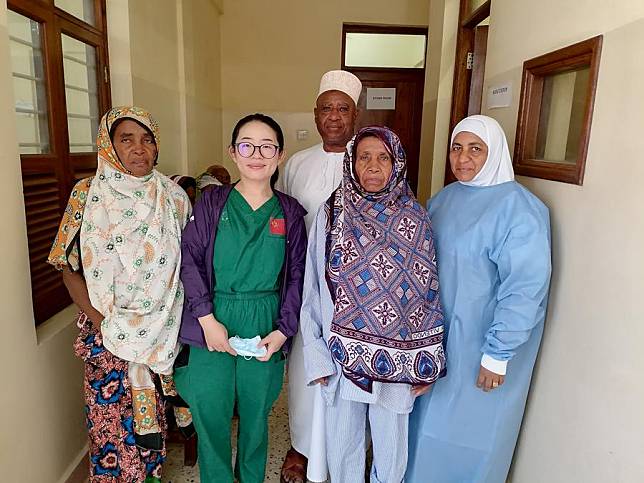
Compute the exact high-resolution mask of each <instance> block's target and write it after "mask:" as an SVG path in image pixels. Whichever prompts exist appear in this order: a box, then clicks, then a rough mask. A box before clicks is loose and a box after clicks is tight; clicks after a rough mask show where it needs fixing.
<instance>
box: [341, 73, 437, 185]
mask: <svg viewBox="0 0 644 483" xmlns="http://www.w3.org/2000/svg"><path fill="white" fill-rule="evenodd" d="M349 70H350V71H351V72H353V73H354V74H355V75H356V76H357V77H358V78H359V79H360V80H361V81H362V94H361V95H360V102H359V103H358V109H359V113H358V120H357V123H356V129H360V128H362V127H365V126H386V127H388V128H390V129H391V130H393V131H394V132H395V133H396V134H398V137H399V138H400V141H401V143H402V145H403V148H404V149H405V153H406V154H407V173H408V178H409V185H410V186H411V188H412V190H414V192H416V189H417V186H418V162H419V160H418V157H419V153H420V127H421V123H422V117H423V92H424V77H425V76H424V73H423V74H419V73H416V72H407V71H405V70H403V69H392V70H389V71H388V70H387V69H365V68H359V69H358V68H354V69H349ZM370 88H394V89H395V90H396V91H395V92H396V98H395V106H396V108H395V109H367V91H368V89H370Z"/></svg>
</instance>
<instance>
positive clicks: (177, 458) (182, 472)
mask: <svg viewBox="0 0 644 483" xmlns="http://www.w3.org/2000/svg"><path fill="white" fill-rule="evenodd" d="M287 401H288V396H287V393H286V384H285V385H284V389H283V390H282V393H281V394H280V397H279V399H278V400H277V402H276V403H275V406H274V407H273V412H272V413H271V416H270V418H269V421H268V426H269V442H268V464H267V465H266V479H265V482H266V483H279V481H280V478H279V472H280V468H281V466H282V460H283V459H284V455H285V454H286V451H288V448H289V447H290V446H291V442H290V437H289V431H288V408H287ZM235 432H236V427H235V426H233V434H235ZM233 451H234V450H233ZM233 457H234V455H233ZM199 481H200V479H199V464H198V463H197V465H196V466H194V467H190V466H183V446H181V445H178V444H172V445H170V447H169V449H168V459H167V461H166V463H165V465H164V466H163V483H197V482H199Z"/></svg>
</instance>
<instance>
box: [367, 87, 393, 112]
mask: <svg viewBox="0 0 644 483" xmlns="http://www.w3.org/2000/svg"><path fill="white" fill-rule="evenodd" d="M367 109H368V110H376V109H385V110H389V111H393V110H395V109H396V88H395V87H367Z"/></svg>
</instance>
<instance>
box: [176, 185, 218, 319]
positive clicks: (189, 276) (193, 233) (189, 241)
mask: <svg viewBox="0 0 644 483" xmlns="http://www.w3.org/2000/svg"><path fill="white" fill-rule="evenodd" d="M208 205H209V203H208V200H207V199H206V197H203V198H202V199H201V200H200V201H199V202H198V203H197V204H196V205H195V208H194V212H193V214H192V217H190V220H189V221H188V224H187V225H186V228H185V230H184V231H183V238H182V240H181V259H182V260H181V281H182V282H183V286H184V290H185V293H186V301H185V303H186V304H187V305H188V309H189V310H190V312H191V313H192V315H194V316H195V317H203V316H204V315H208V314H211V313H213V305H212V294H211V293H210V284H209V283H208V273H207V271H206V263H207V261H206V260H205V258H206V251H207V247H208V242H209V240H210V236H211V233H210V230H209V227H210V225H211V223H209V222H208V221H209V217H208V212H209V210H208ZM210 263H212V261H211V262H210Z"/></svg>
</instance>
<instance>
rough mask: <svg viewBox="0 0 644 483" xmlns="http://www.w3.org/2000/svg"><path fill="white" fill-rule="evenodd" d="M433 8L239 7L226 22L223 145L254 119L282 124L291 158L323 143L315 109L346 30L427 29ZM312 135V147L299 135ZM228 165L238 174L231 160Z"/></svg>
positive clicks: (424, 3) (383, 3)
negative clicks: (243, 121)
mask: <svg viewBox="0 0 644 483" xmlns="http://www.w3.org/2000/svg"><path fill="white" fill-rule="evenodd" d="M428 9H429V2H428V0H397V1H395V2H392V1H388V0H351V1H350V2H347V1H343V0H328V1H324V2H313V1H305V2H292V1H288V0H273V1H270V2H260V1H256V0H234V1H226V2H225V11H224V14H223V15H222V24H221V25H222V27H221V28H222V48H223V59H222V70H221V72H222V99H223V126H222V127H223V132H222V139H223V144H224V145H226V144H228V143H230V134H231V132H232V128H233V126H234V124H235V122H237V120H238V119H240V118H241V117H242V116H244V115H246V114H249V113H253V112H264V113H266V114H269V115H272V116H274V117H275V118H276V120H277V121H278V122H279V123H280V124H281V126H282V129H284V135H285V138H286V149H287V151H288V154H292V153H294V152H296V151H299V150H301V149H304V148H305V147H308V146H311V145H313V144H315V143H318V142H320V138H319V136H318V134H317V131H316V129H315V123H314V122H313V106H314V104H315V98H316V95H317V89H318V86H319V83H320V76H321V75H322V74H323V73H324V72H325V71H327V70H331V69H339V68H340V64H341V59H340V57H341V49H342V23H343V22H360V23H382V24H402V25H427V19H428ZM298 129H307V130H308V131H309V139H308V140H306V141H297V140H296V137H295V132H296V130H298ZM222 159H226V163H228V166H229V167H231V166H232V164H231V163H230V162H229V161H228V159H227V156H226V155H225V153H224V152H222Z"/></svg>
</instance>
